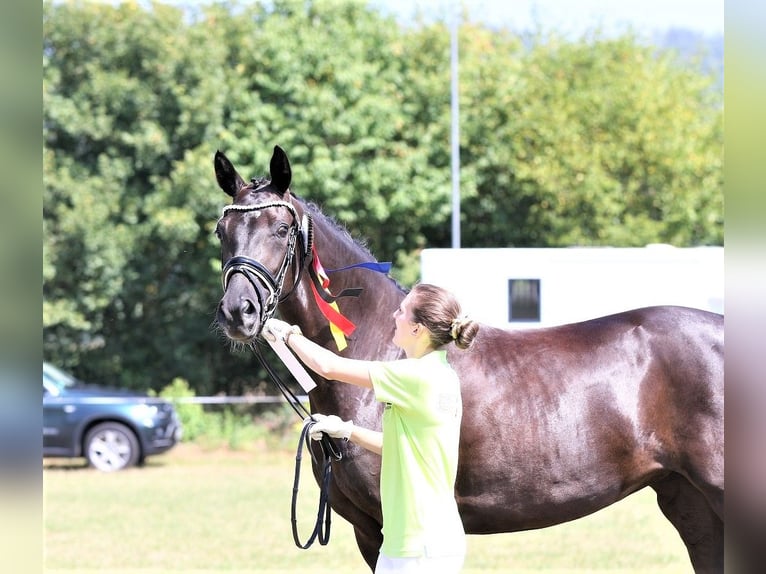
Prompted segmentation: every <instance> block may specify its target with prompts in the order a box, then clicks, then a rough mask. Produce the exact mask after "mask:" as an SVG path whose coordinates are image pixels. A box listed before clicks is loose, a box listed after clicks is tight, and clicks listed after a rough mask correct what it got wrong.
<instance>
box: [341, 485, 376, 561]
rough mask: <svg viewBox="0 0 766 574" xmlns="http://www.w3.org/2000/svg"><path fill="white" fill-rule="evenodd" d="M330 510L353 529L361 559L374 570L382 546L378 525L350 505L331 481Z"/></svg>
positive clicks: (354, 506) (361, 511) (363, 512)
mask: <svg viewBox="0 0 766 574" xmlns="http://www.w3.org/2000/svg"><path fill="white" fill-rule="evenodd" d="M330 500H332V508H333V510H334V511H335V512H336V513H337V514H338V515H339V516H342V517H343V518H344V519H345V520H346V521H348V522H349V523H350V524H351V525H352V526H353V527H354V536H355V537H356V545H357V546H358V547H359V552H361V554H362V558H364V561H365V562H366V563H367V565H368V566H369V567H370V572H373V571H374V570H375V563H376V562H377V561H378V552H379V551H380V547H381V546H382V545H383V532H382V530H381V526H380V523H379V522H378V521H377V520H375V519H374V518H373V517H372V516H370V515H369V514H367V513H366V512H365V511H363V510H362V509H361V508H358V507H357V506H356V505H355V504H354V503H352V502H351V501H350V500H349V499H348V497H347V496H346V495H345V493H343V492H342V491H341V490H340V489H338V485H337V483H336V482H335V481H333V483H332V486H331V491H330Z"/></svg>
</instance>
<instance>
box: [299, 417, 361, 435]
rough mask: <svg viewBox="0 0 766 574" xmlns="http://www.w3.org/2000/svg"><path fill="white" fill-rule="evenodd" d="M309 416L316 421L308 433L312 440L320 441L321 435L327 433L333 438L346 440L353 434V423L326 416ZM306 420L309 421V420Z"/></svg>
mask: <svg viewBox="0 0 766 574" xmlns="http://www.w3.org/2000/svg"><path fill="white" fill-rule="evenodd" d="M311 416H313V417H314V420H316V421H317V422H316V423H314V426H312V427H311V430H310V431H309V433H310V434H311V438H312V439H313V440H322V433H327V434H328V435H330V436H331V437H333V438H343V439H346V440H348V439H349V438H350V437H351V433H352V432H354V423H353V422H352V421H344V420H342V419H341V418H340V417H339V416H336V415H329V416H327V415H322V414H319V413H314V414H313V415H311ZM307 420H308V421H310V420H311V419H310V418H309V419H307Z"/></svg>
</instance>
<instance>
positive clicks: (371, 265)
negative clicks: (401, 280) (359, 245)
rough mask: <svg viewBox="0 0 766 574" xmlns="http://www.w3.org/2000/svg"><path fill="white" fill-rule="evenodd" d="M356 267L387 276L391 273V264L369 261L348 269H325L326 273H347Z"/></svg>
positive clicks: (350, 266)
mask: <svg viewBox="0 0 766 574" xmlns="http://www.w3.org/2000/svg"><path fill="white" fill-rule="evenodd" d="M356 267H361V268H363V269H369V270H370V271H377V272H378V273H384V274H385V273H388V272H389V271H391V262H390V261H384V262H382V263H377V262H373V261H367V262H366V263H354V264H353V265H349V266H347V267H341V268H339V269H325V273H335V272H336V271H346V270H348V269H354V268H356Z"/></svg>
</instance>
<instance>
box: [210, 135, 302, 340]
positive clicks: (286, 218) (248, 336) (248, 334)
mask: <svg viewBox="0 0 766 574" xmlns="http://www.w3.org/2000/svg"><path fill="white" fill-rule="evenodd" d="M213 163H214V165H215V176H216V179H217V180H218V185H219V186H220V187H221V189H222V190H223V191H225V192H226V193H227V194H229V195H230V196H231V197H232V198H234V202H233V203H232V204H231V205H227V206H226V207H224V208H223V215H222V216H221V218H220V219H219V220H218V225H217V226H216V231H215V232H216V235H217V236H218V238H219V240H220V241H221V265H222V275H223V289H224V293H223V297H222V298H221V302H220V303H219V304H218V312H217V316H216V319H217V321H218V324H219V325H220V326H221V328H222V329H223V331H224V332H225V333H226V335H227V336H228V337H229V338H230V339H232V340H234V341H239V342H250V341H253V340H254V339H255V338H256V337H257V336H258V335H259V334H260V332H261V329H262V327H263V323H264V322H265V321H266V319H268V318H269V317H271V316H272V315H273V314H274V311H275V310H276V307H277V305H278V303H279V301H280V300H281V299H284V297H286V296H287V295H288V294H289V293H290V292H291V291H292V290H293V288H294V287H295V285H296V284H297V282H298V280H299V276H300V272H301V269H302V266H303V263H304V259H305V257H306V255H307V254H308V253H309V250H310V240H311V219H310V216H309V215H308V214H305V213H304V212H303V208H302V206H301V205H299V204H298V203H297V202H294V201H293V200H292V195H291V193H290V190H289V187H290V179H291V177H292V173H291V170H290V162H289V160H288V159H287V154H285V152H284V151H283V150H282V149H281V148H280V147H279V146H275V147H274V154H273V155H272V157H271V163H270V176H271V179H270V180H269V179H253V180H251V181H250V182H249V183H247V182H245V180H244V179H242V177H241V176H240V175H239V173H237V170H236V169H235V168H234V166H233V165H232V163H231V162H230V161H229V159H228V158H227V157H226V156H225V155H224V154H223V153H221V152H220V151H219V152H216V154H215V159H214V162H213Z"/></svg>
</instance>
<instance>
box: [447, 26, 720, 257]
mask: <svg viewBox="0 0 766 574" xmlns="http://www.w3.org/2000/svg"><path fill="white" fill-rule="evenodd" d="M472 35H475V36H477V35H479V32H475V33H474V34H472ZM462 62H463V64H462V65H463V69H464V70H466V73H465V74H464V76H463V77H465V76H468V77H466V78H465V84H464V88H463V91H462V93H461V98H462V100H463V104H464V109H467V113H466V114H465V115H464V117H465V116H468V117H467V119H466V121H465V123H464V124H463V125H464V126H465V127H464V131H463V139H462V140H461V147H462V151H461V153H462V157H463V158H464V159H463V161H464V162H465V165H466V172H465V173H466V179H465V181H466V184H467V189H465V192H466V193H465V195H466V197H467V198H468V201H466V202H464V206H465V208H464V212H463V225H464V228H465V232H464V237H465V238H466V239H465V243H464V244H465V245H467V246H469V245H473V246H479V245H481V246H493V245H494V246H567V245H578V244H579V245H615V246H640V245H645V244H647V243H653V242H662V243H671V244H674V245H678V246H688V245H705V244H721V243H722V242H723V203H722V202H723V193H722V183H723V182H722V148H721V146H722V105H721V99H720V94H719V93H718V92H716V91H715V90H713V89H712V86H713V78H712V77H708V76H704V75H701V74H699V73H698V72H696V71H695V70H692V69H690V68H689V67H688V66H687V67H683V66H681V64H680V63H679V62H678V61H677V60H676V59H675V58H674V56H673V54H671V53H656V52H655V51H654V50H653V49H652V48H650V47H647V46H642V45H641V44H639V43H638V42H637V40H636V39H635V38H633V37H631V36H623V37H620V38H616V39H599V38H595V39H590V40H588V41H585V40H581V41H579V42H567V41H564V40H562V39H560V38H556V37H555V36H552V37H547V38H545V39H544V41H542V39H541V38H538V39H537V40H536V41H535V42H534V44H533V45H532V47H531V48H527V47H525V46H524V45H522V44H521V43H520V42H519V41H518V40H515V39H514V38H502V37H501V36H500V35H498V36H496V37H495V38H491V39H486V41H485V42H484V43H479V42H475V41H474V42H472V43H471V44H469V48H468V50H467V53H466V54H465V56H464V57H463V60H462Z"/></svg>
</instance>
